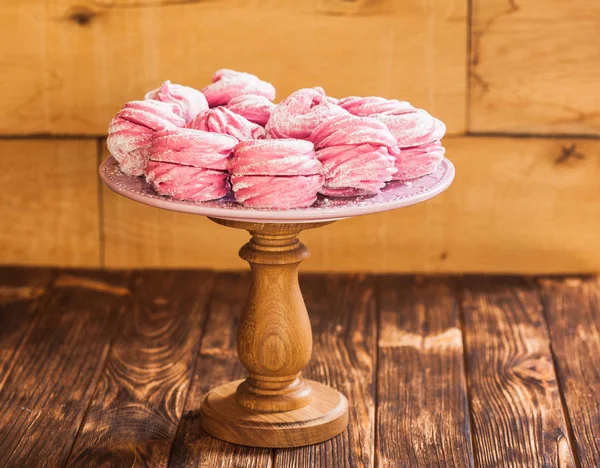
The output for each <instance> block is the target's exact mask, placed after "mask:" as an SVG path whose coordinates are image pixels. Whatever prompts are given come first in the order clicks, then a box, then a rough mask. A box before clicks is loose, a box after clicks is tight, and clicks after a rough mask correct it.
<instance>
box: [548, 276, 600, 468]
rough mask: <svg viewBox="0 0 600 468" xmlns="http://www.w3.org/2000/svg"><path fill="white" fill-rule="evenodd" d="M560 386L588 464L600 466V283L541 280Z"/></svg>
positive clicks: (578, 447)
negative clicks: (599, 365) (599, 366)
mask: <svg viewBox="0 0 600 468" xmlns="http://www.w3.org/2000/svg"><path fill="white" fill-rule="evenodd" d="M539 283H540V286H541V294H542V301H543V304H544V312H545V315H546V321H547V323H548V328H549V332H550V337H551V339H552V352H553V354H554V364H555V366H556V372H557V375H558V380H559V384H560V387H561V391H562V394H563V395H564V401H565V403H566V409H567V413H568V416H569V420H570V425H571V430H572V433H573V436H574V448H575V451H576V454H577V457H578V458H579V462H580V464H581V466H583V467H590V468H591V467H596V466H600V438H599V434H600V411H599V408H600V370H599V368H598V356H600V282H599V279H598V278H584V279H579V278H565V279H550V278H548V279H541V280H540V281H539Z"/></svg>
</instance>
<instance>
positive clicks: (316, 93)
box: [107, 69, 446, 209]
mask: <svg viewBox="0 0 600 468" xmlns="http://www.w3.org/2000/svg"><path fill="white" fill-rule="evenodd" d="M273 99H275V88H274V87H273V85H271V84H270V83H267V82H265V81H262V80H260V79H259V78H258V77H256V76H254V75H251V74H249V73H242V72H237V71H233V70H227V69H223V70H219V71H217V72H216V73H215V75H214V76H213V83H212V84H210V85H208V86H206V87H205V88H204V89H202V91H198V90H196V89H194V88H190V87H187V86H181V85H177V84H171V83H170V82H169V81H166V82H165V83H163V85H162V86H161V87H160V88H158V89H155V90H153V91H150V92H149V93H147V94H146V96H145V100H143V101H132V102H128V103H127V104H125V106H123V108H122V109H121V110H120V111H119V113H118V114H117V115H116V117H115V118H114V119H113V120H112V121H111V123H110V127H109V136H108V142H107V143H108V148H109V150H110V152H111V154H112V155H113V156H114V157H115V158H116V159H117V161H118V162H119V164H120V167H121V170H122V171H123V172H124V173H126V174H129V175H134V176H141V175H144V176H145V177H146V180H147V181H148V183H150V184H151V185H152V186H153V188H154V190H155V191H156V192H157V193H159V194H161V195H166V196H169V197H172V198H174V199H177V200H192V201H200V202H202V201H208V200H215V199H219V198H221V197H224V196H225V195H226V194H227V193H228V192H229V191H230V190H231V189H233V193H234V195H235V198H236V200H237V201H238V202H240V203H242V204H243V205H246V206H250V207H255V208H273V209H286V208H299V207H306V206H310V205H312V204H313V203H314V202H315V201H316V199H317V195H318V194H319V193H320V194H322V195H325V196H328V197H354V196H366V195H374V194H377V193H379V192H380V191H381V189H382V188H383V187H384V186H385V184H386V183H387V182H389V181H393V180H400V181H405V180H409V179H414V178H417V177H421V176H423V175H426V174H428V173H430V172H432V171H433V170H434V169H435V168H436V167H437V166H438V164H439V163H440V162H441V161H442V159H443V157H444V147H443V146H442V145H441V143H440V139H441V138H442V137H443V136H444V133H445V131H446V127H445V126H444V124H443V123H442V122H441V121H439V120H438V119H436V118H434V117H432V116H431V115H429V114H428V113H427V112H426V111H424V110H422V109H416V108H414V107H413V106H411V105H410V104H409V103H408V102H403V101H398V100H395V99H385V98H382V97H355V96H352V97H346V98H343V99H339V100H338V99H335V98H332V97H329V96H327V95H326V94H325V91H323V89H322V88H319V87H317V88H304V89H300V90H298V91H296V92H294V93H292V94H291V95H290V96H288V97H287V98H285V99H284V100H283V101H282V102H281V103H280V104H277V105H275V104H273V102H272V101H273Z"/></svg>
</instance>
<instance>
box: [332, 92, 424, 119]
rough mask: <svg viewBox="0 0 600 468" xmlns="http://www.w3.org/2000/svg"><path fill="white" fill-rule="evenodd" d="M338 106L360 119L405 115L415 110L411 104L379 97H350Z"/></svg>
mask: <svg viewBox="0 0 600 468" xmlns="http://www.w3.org/2000/svg"><path fill="white" fill-rule="evenodd" d="M338 105H339V106H340V107H342V108H344V109H346V110H347V111H348V112H350V113H351V114H352V115H357V116H359V117H372V116H375V115H377V114H403V113H405V112H409V111H411V110H412V109H414V107H413V106H412V105H411V104H410V103H409V102H406V101H398V100H397V99H386V98H382V97H378V96H368V97H358V96H349V97H345V98H342V99H340V100H339V103H338Z"/></svg>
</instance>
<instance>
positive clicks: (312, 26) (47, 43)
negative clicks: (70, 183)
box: [0, 0, 467, 135]
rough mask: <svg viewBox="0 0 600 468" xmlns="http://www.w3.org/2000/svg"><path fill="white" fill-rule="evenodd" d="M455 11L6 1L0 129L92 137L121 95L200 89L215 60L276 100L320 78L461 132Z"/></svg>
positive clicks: (223, 2) (392, 6)
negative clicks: (398, 101)
mask: <svg viewBox="0 0 600 468" xmlns="http://www.w3.org/2000/svg"><path fill="white" fill-rule="evenodd" d="M466 6H467V3H466V2H465V1H464V0H451V1H447V2H430V3H428V2H422V1H420V0H409V1H404V2H393V1H390V0H368V1H367V0H360V1H356V2H346V1H343V0H327V1H319V2H304V1H301V0H294V1H287V2H278V1H274V0H270V1H264V2H255V1H253V2H248V1H245V0H219V1H213V2H188V1H178V0H174V1H155V0H139V1H120V0H119V1H110V2H108V1H104V2H100V1H93V0H83V1H79V2H73V1H72V0H60V1H54V2H48V1H46V0H35V1H29V2H10V3H9V4H8V5H6V6H5V8H3V11H2V15H1V16H0V26H1V27H2V29H3V30H4V31H5V32H6V34H7V37H11V36H14V37H19V38H20V40H18V41H5V42H4V43H3V44H2V45H0V57H2V60H3V62H4V63H6V64H7V66H6V67H5V73H4V89H5V93H4V95H5V103H4V105H3V106H2V109H1V110H0V133H3V134H27V133H54V134H56V133H58V134H88V135H89V134H94V135H104V134H106V131H107V125H108V121H109V120H110V118H111V117H112V115H114V114H115V113H116V112H117V110H118V109H119V108H120V107H121V106H122V105H123V103H124V102H126V101H130V100H133V99H138V98H140V97H142V96H143V95H144V93H145V92H146V91H148V90H150V89H153V88H156V87H157V86H158V85H159V84H160V83H161V82H162V81H164V80H166V79H170V80H172V81H174V82H179V83H182V84H186V85H189V86H195V87H200V88H201V87H203V86H204V85H205V84H207V83H208V82H210V77H211V75H212V73H213V72H214V71H215V70H216V69H218V68H222V67H228V68H234V69H240V70H243V71H248V72H251V73H256V74H258V75H260V76H261V77H263V78H264V79H265V80H268V81H271V82H273V83H274V84H275V86H276V87H277V89H278V96H279V98H283V97H284V96H286V95H288V94H289V93H291V92H292V91H294V90H296V89H298V88H301V87H310V86H316V85H320V86H323V87H325V89H326V90H327V91H328V92H329V93H330V94H331V95H334V96H339V97H341V96H344V95H372V94H375V95H382V96H387V97H390V98H403V99H410V101H412V102H413V103H414V104H415V105H417V106H419V107H425V108H427V109H429V110H430V111H431V112H432V113H434V114H435V115H437V116H438V117H440V118H441V119H442V120H444V121H445V122H446V123H447V124H448V126H449V130H450V131H452V132H462V131H463V130H464V128H465V122H464V120H465V94H466V73H465V63H466V60H467V51H466V44H467V41H466V35H467V28H466V24H467V15H466ZM224 31H226V33H225V32H224ZM190 57H199V59H198V60H190ZM407 70H410V73H407Z"/></svg>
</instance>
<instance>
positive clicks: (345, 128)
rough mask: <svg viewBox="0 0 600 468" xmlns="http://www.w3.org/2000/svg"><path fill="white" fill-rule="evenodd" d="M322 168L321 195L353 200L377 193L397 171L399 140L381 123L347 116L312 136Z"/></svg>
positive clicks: (327, 125) (315, 131)
mask: <svg viewBox="0 0 600 468" xmlns="http://www.w3.org/2000/svg"><path fill="white" fill-rule="evenodd" d="M311 140H312V141H313V142H314V143H315V147H316V148H317V150H318V151H317V157H318V158H319V161H321V163H322V164H323V171H324V174H325V184H324V187H323V189H322V190H321V193H323V194H325V195H329V196H354V195H368V194H371V195H373V194H376V193H378V192H379V191H380V190H381V189H382V188H383V187H384V186H385V183H386V182H388V181H389V180H391V179H392V176H393V174H394V173H395V172H396V171H397V169H396V168H395V166H394V162H395V157H394V156H395V155H397V154H398V153H399V152H400V151H399V149H398V144H397V143H396V139H395V138H394V136H393V135H392V134H391V133H390V131H389V129H388V128H387V127H386V126H385V124H382V122H380V121H378V120H376V119H373V118H370V117H355V116H352V115H346V116H341V117H336V118H334V119H331V120H328V121H327V122H324V123H322V124H321V125H319V126H318V127H317V128H316V129H315V130H314V131H313V132H312V134H311Z"/></svg>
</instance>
